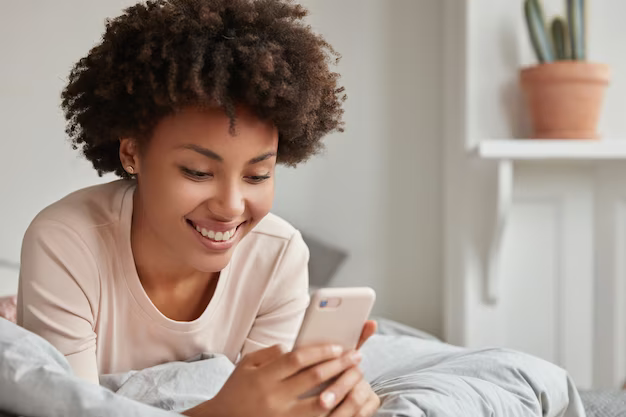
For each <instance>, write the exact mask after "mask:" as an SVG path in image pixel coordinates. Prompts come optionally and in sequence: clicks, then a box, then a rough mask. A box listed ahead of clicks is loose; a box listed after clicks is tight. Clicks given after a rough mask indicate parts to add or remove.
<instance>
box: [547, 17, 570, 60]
mask: <svg viewBox="0 0 626 417" xmlns="http://www.w3.org/2000/svg"><path fill="white" fill-rule="evenodd" d="M550 32H551V33H552V43H553V44H554V53H555V55H556V59H557V60H561V61H562V60H566V59H571V54H570V51H569V37H568V31H567V23H566V22H565V19H563V18H562V17H555V18H554V19H553V20H552V24H551V25H550Z"/></svg>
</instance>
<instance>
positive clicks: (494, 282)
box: [485, 159, 513, 304]
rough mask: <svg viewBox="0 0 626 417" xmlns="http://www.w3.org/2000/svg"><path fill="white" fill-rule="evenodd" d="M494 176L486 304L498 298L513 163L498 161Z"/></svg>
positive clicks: (510, 201)
mask: <svg viewBox="0 0 626 417" xmlns="http://www.w3.org/2000/svg"><path fill="white" fill-rule="evenodd" d="M496 175H497V178H496V190H495V191H496V195H495V219H494V221H495V223H494V226H493V233H492V236H491V239H490V242H489V249H488V258H487V274H486V282H485V301H486V303H487V304H496V303H497V302H498V298H499V296H500V280H501V279H502V277H501V276H500V258H501V255H502V238H503V235H504V231H505V229H506V224H507V220H508V218H509V213H510V211H511V205H512V204H513V161H511V160H509V159H501V160H499V161H498V165H497V173H496Z"/></svg>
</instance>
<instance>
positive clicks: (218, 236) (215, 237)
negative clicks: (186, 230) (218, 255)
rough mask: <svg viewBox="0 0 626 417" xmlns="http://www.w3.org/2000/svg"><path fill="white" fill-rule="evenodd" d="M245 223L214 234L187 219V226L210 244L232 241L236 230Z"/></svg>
mask: <svg viewBox="0 0 626 417" xmlns="http://www.w3.org/2000/svg"><path fill="white" fill-rule="evenodd" d="M244 223H245V222H243V223H241V224H239V225H238V226H237V227H234V228H232V229H231V230H227V231H225V232H215V231H213V230H207V229H205V228H203V227H200V226H198V225H196V224H194V223H193V222H192V221H191V220H189V219H187V224H189V226H191V227H192V228H193V229H194V230H195V231H196V232H197V233H198V234H200V235H202V237H203V238H205V239H207V240H210V241H212V242H216V243H221V242H228V241H230V240H232V239H233V237H234V236H235V234H236V233H237V230H238V229H239V228H240V227H241V226H242V225H243V224H244Z"/></svg>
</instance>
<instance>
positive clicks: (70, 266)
mask: <svg viewBox="0 0 626 417" xmlns="http://www.w3.org/2000/svg"><path fill="white" fill-rule="evenodd" d="M134 189H135V183H134V182H132V181H115V182H112V183H108V184H104V185H98V186H94V187H90V188H86V189H83V190H80V191H77V192H75V193H72V194H70V195H69V196H67V197H65V198H63V199H62V200H60V201H58V202H56V203H54V204H52V205H51V206H49V207H47V208H46V209H44V210H43V211H42V212H41V213H40V214H39V215H38V216H37V217H36V218H35V220H33V222H32V224H31V225H30V227H29V228H28V230H27V232H26V235H25V237H24V241H23V246H22V259H21V271H20V281H19V292H18V324H20V325H21V326H23V327H25V328H26V329H28V330H30V331H32V332H34V333H37V334H39V335H40V336H42V337H44V338H45V339H47V340H48V341H49V342H50V343H52V345H54V346H55V347H56V348H57V349H58V350H59V351H60V352H61V353H63V354H64V355H65V356H66V357H67V359H68V361H69V363H70V365H71V366H72V368H73V370H74V372H75V373H76V374H77V375H78V376H80V377H83V378H85V379H88V380H91V381H93V382H96V383H97V381H98V375H99V374H107V373H117V372H125V371H128V370H132V369H144V368H147V367H150V366H154V365H157V364H160V363H165V362H170V361H175V360H185V359H189V358H191V357H193V356H195V355H197V354H199V353H202V352H211V353H222V354H224V355H226V356H227V357H228V358H229V359H230V360H231V361H233V362H236V361H237V359H238V357H239V355H244V354H246V353H248V352H251V351H254V350H257V349H260V348H263V347H266V346H270V345H272V344H275V343H282V344H284V345H286V346H291V345H292V344H293V341H294V339H295V336H296V333H297V330H298V327H299V326H300V323H301V321H302V317H303V315H304V310H305V308H306V306H307V304H308V301H309V298H308V273H307V264H308V258H309V252H308V249H307V247H306V245H305V243H304V241H303V240H302V236H301V235H300V233H299V232H298V231H297V230H296V229H294V228H293V227H292V226H290V225H289V224H288V223H287V222H285V221H284V220H282V219H280V218H278V217H277V216H275V215H272V214H269V215H267V216H266V217H265V218H264V219H263V220H262V221H261V222H260V223H259V224H258V225H257V226H256V227H255V228H254V229H253V230H252V231H251V232H250V233H249V234H248V235H247V236H246V237H244V238H243V239H242V241H241V242H240V243H239V245H238V246H237V248H236V249H235V252H234V254H233V257H232V259H231V261H230V263H229V264H228V266H227V267H226V268H225V269H224V270H223V271H221V274H220V279H219V280H218V284H217V288H216V289H215V293H214V295H213V298H212V299H211V302H210V303H209V305H208V306H207V308H206V310H205V311H204V313H203V314H202V315H201V316H200V317H199V318H198V319H196V320H194V321H191V322H179V321H174V320H171V319H169V318H167V317H166V316H164V315H163V314H162V313H161V312H160V311H159V310H158V309H157V308H156V307H155V306H154V305H153V303H152V302H151V301H150V298H149V297H148V295H147V294H146V292H145V291H144V289H143V287H142V285H141V282H140V280H139V277H138V276H137V271H136V268H135V263H134V260H133V255H132V250H131V243H130V227H131V219H132V212H133V192H134Z"/></svg>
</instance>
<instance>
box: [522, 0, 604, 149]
mask: <svg viewBox="0 0 626 417" xmlns="http://www.w3.org/2000/svg"><path fill="white" fill-rule="evenodd" d="M566 2H567V4H566V8H567V19H566V18H564V17H558V16H557V17H555V18H554V19H553V20H552V21H551V23H550V25H549V26H547V25H546V21H545V19H544V15H543V10H542V7H541V3H540V0H525V3H524V11H525V15H526V24H527V26H528V33H529V35H530V40H531V43H532V46H533V49H534V51H535V54H536V56H537V59H538V60H539V64H538V65H535V66H533V67H529V68H525V69H522V70H521V73H520V82H521V86H522V90H523V91H524V93H525V96H526V99H527V102H528V105H529V108H530V116H531V118H532V122H533V130H534V132H533V136H534V137H535V138H543V139H595V138H599V136H600V135H599V134H598V133H597V130H596V129H597V125H598V120H599V118H600V109H601V107H602V101H603V99H604V91H605V89H606V86H607V85H608V81H609V67H608V66H607V65H605V64H599V63H592V62H588V61H587V60H586V58H587V51H586V42H585V40H586V37H585V30H586V13H585V0H566Z"/></svg>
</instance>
